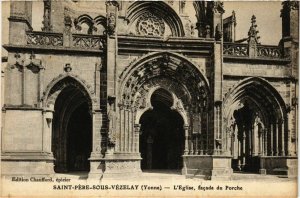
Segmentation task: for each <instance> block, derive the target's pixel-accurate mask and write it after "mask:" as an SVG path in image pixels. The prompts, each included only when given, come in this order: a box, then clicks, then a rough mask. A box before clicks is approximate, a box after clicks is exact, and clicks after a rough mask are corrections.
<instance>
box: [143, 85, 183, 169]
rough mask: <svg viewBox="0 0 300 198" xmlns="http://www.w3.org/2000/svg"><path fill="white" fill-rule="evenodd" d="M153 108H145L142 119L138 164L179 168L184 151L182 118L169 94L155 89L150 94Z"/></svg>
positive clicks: (145, 166) (160, 167) (146, 166)
mask: <svg viewBox="0 0 300 198" xmlns="http://www.w3.org/2000/svg"><path fill="white" fill-rule="evenodd" d="M151 104H152V107H153V109H152V110H148V111H146V112H145V113H144V114H143V115H142V117H141V119H140V124H141V137H140V152H141V157H142V161H141V168H142V170H151V169H170V170H179V169H182V167H183V163H182V155H183V151H184V138H185V137H184V130H183V119H182V117H181V116H180V114H179V113H177V112H176V111H174V110H172V109H171V106H172V105H173V98H172V95H171V94H170V93H169V92H168V91H166V90H164V89H158V90H156V91H155V92H154V93H153V94H152V96H151Z"/></svg>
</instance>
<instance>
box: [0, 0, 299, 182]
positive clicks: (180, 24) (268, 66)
mask: <svg viewBox="0 0 300 198" xmlns="http://www.w3.org/2000/svg"><path fill="white" fill-rule="evenodd" d="M43 3H44V13H43V28H42V30H41V31H33V29H32V13H33V10H32V2H31V1H12V2H11V11H10V17H9V18H8V20H9V43H8V44H5V45H4V46H3V47H4V48H5V49H6V50H7V51H8V58H7V62H6V63H5V67H4V68H2V69H3V71H4V80H3V81H4V92H3V94H4V101H3V104H4V105H3V107H2V133H1V134H2V151H1V160H2V162H1V163H2V165H1V171H2V174H4V175H11V174H16V175H24V174H31V175H34V174H38V175H41V174H42V175H51V174H54V173H65V172H72V171H87V172H88V175H89V177H90V178H105V177H107V178H110V177H123V176H138V175H139V174H140V173H141V172H142V171H143V170H156V169H175V170H180V171H181V172H182V174H184V175H186V176H187V177H199V178H208V179H214V178H224V179H230V177H231V176H232V174H233V172H234V171H242V172H246V173H247V172H251V173H257V174H275V175H284V176H287V177H295V176H296V175H297V152H298V151H297V144H298V142H297V141H298V138H297V136H298V133H297V131H298V123H297V120H298V92H297V90H298V61H299V60H298V56H299V54H298V53H299V51H298V49H299V48H298V45H299V38H298V35H299V32H298V28H299V27H298V24H299V17H298V16H299V13H298V12H299V5H298V2H297V1H286V2H283V3H282V10H281V18H282V39H281V41H280V42H279V44H278V45H276V46H271V45H262V44H261V43H260V42H259V36H258V27H257V25H256V18H255V16H253V17H252V18H251V20H250V19H249V32H248V37H247V38H245V39H242V40H239V41H237V40H236V39H235V26H236V20H235V13H234V12H233V13H232V15H231V16H230V17H227V18H224V17H223V14H224V12H225V11H224V8H223V3H222V2H218V1H211V2H205V1H195V2H190V1H184V0H181V1H154V2H150V1H132V2H131V1H106V2H104V1H99V2H92V1H91V2H85V1H83V2H80V1H51V0H45V1H44V2H43ZM188 4H190V7H188ZM188 8H189V9H188ZM190 8H192V9H193V11H194V12H195V15H196V21H195V22H193V21H192V20H191V16H190V12H189V10H190ZM278 14H279V13H278Z"/></svg>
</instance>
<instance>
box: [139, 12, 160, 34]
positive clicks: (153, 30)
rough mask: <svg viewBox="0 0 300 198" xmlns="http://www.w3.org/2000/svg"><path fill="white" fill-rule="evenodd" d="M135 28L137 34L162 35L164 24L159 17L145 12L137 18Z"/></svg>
mask: <svg viewBox="0 0 300 198" xmlns="http://www.w3.org/2000/svg"><path fill="white" fill-rule="evenodd" d="M136 30H137V33H138V34H140V35H143V36H163V35H164V33H165V24H164V21H163V20H162V19H161V18H159V17H157V16H155V15H153V14H152V13H150V12H146V13H144V14H143V15H141V16H140V18H139V19H138V21H137V24H136Z"/></svg>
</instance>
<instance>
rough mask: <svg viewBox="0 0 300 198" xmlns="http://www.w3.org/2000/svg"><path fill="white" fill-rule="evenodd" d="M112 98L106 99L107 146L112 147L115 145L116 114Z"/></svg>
mask: <svg viewBox="0 0 300 198" xmlns="http://www.w3.org/2000/svg"><path fill="white" fill-rule="evenodd" d="M114 99H115V98H114V97H108V105H107V119H108V146H109V147H114V146H115V144H116V134H115V125H116V112H115V109H114Z"/></svg>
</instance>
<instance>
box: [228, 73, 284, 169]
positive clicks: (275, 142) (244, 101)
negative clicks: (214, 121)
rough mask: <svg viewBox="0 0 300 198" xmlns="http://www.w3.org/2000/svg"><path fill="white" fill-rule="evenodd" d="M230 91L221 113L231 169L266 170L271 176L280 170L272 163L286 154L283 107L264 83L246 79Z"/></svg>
mask: <svg viewBox="0 0 300 198" xmlns="http://www.w3.org/2000/svg"><path fill="white" fill-rule="evenodd" d="M232 90H233V91H232V92H231V94H229V95H228V97H227V99H226V100H225V110H224V116H225V117H226V118H227V129H226V131H227V132H228V134H230V135H229V136H228V137H229V138H228V142H227V146H228V149H229V150H230V152H231V155H232V169H233V170H235V171H243V172H255V173H258V172H261V173H264V172H265V169H266V168H267V169H269V170H268V171H269V172H272V171H273V170H272V169H271V168H274V167H276V166H280V165H279V164H277V165H275V163H274V159H280V158H284V156H286V155H287V150H288V149H287V146H288V143H287V140H288V137H287V133H288V128H287V117H286V110H285V104H284V102H283V100H282V98H281V97H280V95H279V93H278V92H277V91H276V89H275V88H273V87H272V86H271V85H270V84H269V83H268V82H267V81H266V80H264V79H260V78H248V79H245V80H243V81H242V82H240V83H239V84H238V85H237V86H236V87H235V88H234V89H232ZM225 123H226V122H225ZM271 160H273V161H271ZM265 161H268V162H267V163H266V164H265ZM273 166H274V167H273Z"/></svg>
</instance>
